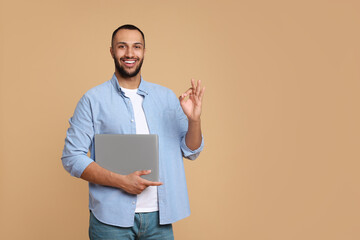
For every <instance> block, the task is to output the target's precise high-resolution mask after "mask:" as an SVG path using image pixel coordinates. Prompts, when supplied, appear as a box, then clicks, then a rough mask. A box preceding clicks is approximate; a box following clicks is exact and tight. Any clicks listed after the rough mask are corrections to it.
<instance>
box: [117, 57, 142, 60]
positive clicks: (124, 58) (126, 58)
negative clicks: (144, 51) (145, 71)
mask: <svg viewBox="0 0 360 240" xmlns="http://www.w3.org/2000/svg"><path fill="white" fill-rule="evenodd" d="M139 59H140V58H129V57H123V58H120V60H139Z"/></svg>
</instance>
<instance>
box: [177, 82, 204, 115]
mask: <svg viewBox="0 0 360 240" xmlns="http://www.w3.org/2000/svg"><path fill="white" fill-rule="evenodd" d="M204 92H205V87H203V88H201V80H198V81H197V85H195V80H194V79H191V88H189V89H188V90H187V91H186V92H184V93H183V94H181V96H180V97H179V100H180V105H181V107H182V109H183V111H184V113H185V115H186V116H187V117H188V119H189V120H190V121H200V115H201V105H202V99H203V96H204Z"/></svg>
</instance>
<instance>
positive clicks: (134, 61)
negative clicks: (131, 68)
mask: <svg viewBox="0 0 360 240" xmlns="http://www.w3.org/2000/svg"><path fill="white" fill-rule="evenodd" d="M125 62H126V63H134V62H135V61H125Z"/></svg>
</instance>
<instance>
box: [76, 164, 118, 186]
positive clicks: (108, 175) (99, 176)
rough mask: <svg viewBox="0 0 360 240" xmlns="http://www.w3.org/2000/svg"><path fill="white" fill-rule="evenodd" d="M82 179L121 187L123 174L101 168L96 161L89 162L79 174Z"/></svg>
mask: <svg viewBox="0 0 360 240" xmlns="http://www.w3.org/2000/svg"><path fill="white" fill-rule="evenodd" d="M80 177H81V178H82V179H84V180H86V181H88V182H91V183H95V184H99V185H104V186H110V187H116V188H123V184H124V176H123V175H120V174H117V173H114V172H111V171H109V170H107V169H105V168H102V167H101V166H99V165H98V164H97V163H95V162H93V163H90V164H89V166H87V167H86V168H85V170H84V172H83V173H82V174H81V176H80Z"/></svg>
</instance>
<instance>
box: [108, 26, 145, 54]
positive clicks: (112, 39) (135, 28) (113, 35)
mask: <svg viewBox="0 0 360 240" xmlns="http://www.w3.org/2000/svg"><path fill="white" fill-rule="evenodd" d="M121 29H127V30H137V31H139V32H140V33H141V36H142V38H143V40H144V48H145V35H144V33H143V32H142V31H141V30H140V28H138V27H136V26H134V25H131V24H125V25H122V26H120V27H118V28H117V29H116V30H115V31H114V32H113V34H112V37H111V46H113V42H114V37H115V35H116V33H117V32H118V31H119V30H121Z"/></svg>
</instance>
